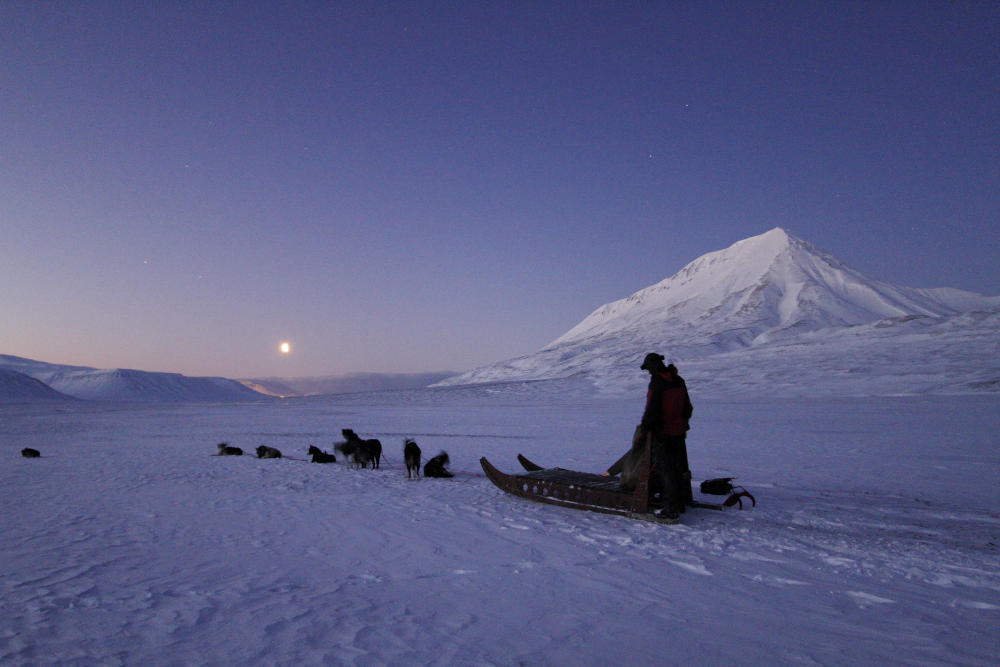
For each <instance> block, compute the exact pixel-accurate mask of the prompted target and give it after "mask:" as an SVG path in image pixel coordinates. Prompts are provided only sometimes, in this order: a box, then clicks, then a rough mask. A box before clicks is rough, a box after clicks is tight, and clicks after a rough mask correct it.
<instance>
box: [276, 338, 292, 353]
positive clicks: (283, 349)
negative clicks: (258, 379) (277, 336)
mask: <svg viewBox="0 0 1000 667" xmlns="http://www.w3.org/2000/svg"><path fill="white" fill-rule="evenodd" d="M278 350H279V351H280V352H281V353H282V354H288V353H289V352H291V351H292V344H291V343H289V342H288V341H285V342H284V343H282V344H281V345H279V346H278Z"/></svg>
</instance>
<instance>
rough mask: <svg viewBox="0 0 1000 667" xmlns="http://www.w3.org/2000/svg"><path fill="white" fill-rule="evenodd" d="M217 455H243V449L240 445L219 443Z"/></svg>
mask: <svg viewBox="0 0 1000 667" xmlns="http://www.w3.org/2000/svg"><path fill="white" fill-rule="evenodd" d="M216 456H243V450H242V449H240V448H239V447H230V446H229V445H228V444H226V443H224V442H220V443H219V453H218V454H216Z"/></svg>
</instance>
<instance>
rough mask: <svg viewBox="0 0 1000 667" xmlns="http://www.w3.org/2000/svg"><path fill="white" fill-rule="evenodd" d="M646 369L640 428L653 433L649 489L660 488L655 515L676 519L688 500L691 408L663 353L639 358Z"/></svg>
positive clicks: (684, 386) (681, 383)
mask: <svg viewBox="0 0 1000 667" xmlns="http://www.w3.org/2000/svg"><path fill="white" fill-rule="evenodd" d="M640 368H641V369H642V370H645V371H649V389H648V390H647V391H646V409H645V411H644V412H643V414H642V422H641V424H640V426H642V428H643V430H645V431H646V432H647V433H650V434H651V435H652V447H651V449H650V456H651V458H652V462H651V465H652V470H651V471H650V491H651V492H652V491H654V490H656V489H657V487H658V489H659V491H660V493H661V494H662V497H663V509H661V510H660V511H659V512H658V513H657V516H661V517H663V518H667V519H676V518H677V517H678V516H680V513H681V512H683V511H684V506H685V505H686V504H688V503H689V502H691V471H690V470H688V459H687V432H688V430H689V429H690V428H691V426H690V424H689V423H688V421H689V420H690V419H691V413H692V411H693V408H692V406H691V398H690V397H689V396H688V392H687V385H686V384H685V383H684V379H683V378H681V376H680V375H678V374H677V367H676V366H674V365H673V364H670V365H669V366H665V365H664V364H663V355H662V354H656V353H655V352H650V353H649V354H647V355H646V358H645V359H643V361H642V366H640Z"/></svg>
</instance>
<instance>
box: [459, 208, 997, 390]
mask: <svg viewBox="0 0 1000 667" xmlns="http://www.w3.org/2000/svg"><path fill="white" fill-rule="evenodd" d="M998 307H1000V297H984V296H981V295H978V294H973V293H971V292H962V291H961V290H952V289H944V288H941V289H914V288H907V287H895V286H893V285H890V284H888V283H884V282H881V281H877V280H872V279H869V278H866V277H865V276H863V275H862V274H861V273H859V272H858V271H856V270H854V269H851V268H850V267H848V266H846V265H844V264H842V263H841V262H840V261H838V260H837V259H836V258H834V257H833V256H831V255H829V254H827V253H825V252H823V251H822V250H819V249H818V248H816V247H814V246H812V245H811V244H809V243H807V242H805V241H803V240H801V239H798V238H796V237H795V236H792V235H791V234H789V233H788V232H786V231H785V230H784V229H782V228H780V227H775V228H774V229H771V230H770V231H767V232H765V233H763V234H760V235H758V236H753V237H750V238H747V239H743V240H742V241H738V242H736V243H734V244H733V245H731V246H729V247H728V248H725V249H723V250H717V251H714V252H710V253H707V254H705V255H702V256H701V257H699V258H697V259H695V260H694V261H692V262H690V263H689V264H687V265H686V266H685V267H684V268H682V269H681V270H680V271H678V272H677V273H676V274H674V275H672V276H670V277H669V278H666V279H664V280H662V281H661V282H659V283H656V284H655V285H651V286H649V287H646V288H644V289H641V290H639V291H637V292H635V293H634V294H632V295H630V296H628V297H626V298H624V299H619V300H618V301H613V302H611V303H608V304H605V305H603V306H601V307H600V308H598V309H597V310H595V311H594V312H593V313H591V314H590V315H589V316H587V317H586V318H584V319H583V321H581V322H580V323H579V324H577V325H576V326H575V327H573V328H572V329H570V330H569V331H567V332H566V333H565V334H563V335H562V336H561V337H559V338H558V339H556V340H554V341H553V342H551V343H549V344H548V345H546V346H545V347H544V348H542V349H541V350H539V351H538V352H537V353H535V354H532V355H526V356H524V357H520V358H518V359H514V360H511V361H508V362H501V363H499V364H496V365H494V366H492V367H486V368H484V369H477V370H474V371H471V372H470V373H466V374H465V375H463V376H459V377H458V378H455V379H453V380H451V381H449V382H450V383H453V384H460V383H463V382H470V381H471V382H477V381H485V380H486V379H488V380H490V381H496V380H498V379H508V380H509V379H541V378H553V377H566V376H569V375H573V374H580V373H583V374H595V373H596V374H597V375H600V374H601V373H604V372H606V370H607V369H609V368H611V367H612V366H615V365H618V364H624V365H625V366H626V367H631V366H634V365H635V364H633V363H632V362H633V361H635V360H637V359H641V358H642V355H643V354H645V353H646V352H649V351H650V350H658V351H660V352H661V353H665V354H670V355H671V356H676V357H678V358H680V357H684V358H687V359H692V358H701V357H706V356H711V355H714V354H720V353H725V352H729V351H733V350H738V349H745V348H750V347H758V346H765V345H768V344H771V343H777V342H779V341H786V342H787V341H791V340H793V339H795V340H799V341H803V340H806V339H803V338H801V336H803V335H804V334H816V333H818V332H820V331H826V332H831V331H837V330H840V329H844V328H847V327H854V326H858V325H871V324H874V323H876V322H880V321H899V320H905V319H907V318H915V317H916V318H924V317H926V318H938V319H940V318H948V317H952V316H955V315H958V314H960V313H966V312H969V311H972V310H977V309H980V310H994V309H996V308H998ZM636 363H638V362H637V361H636Z"/></svg>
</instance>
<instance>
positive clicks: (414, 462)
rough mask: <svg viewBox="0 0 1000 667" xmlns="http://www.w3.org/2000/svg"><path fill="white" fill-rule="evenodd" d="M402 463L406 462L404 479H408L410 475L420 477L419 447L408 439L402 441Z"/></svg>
mask: <svg viewBox="0 0 1000 667" xmlns="http://www.w3.org/2000/svg"><path fill="white" fill-rule="evenodd" d="M403 461H405V462H406V479H410V475H411V473H412V475H413V476H414V477H420V447H419V446H418V445H417V443H416V442H415V441H413V440H410V439H409V438H407V439H406V440H404V441H403Z"/></svg>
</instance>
